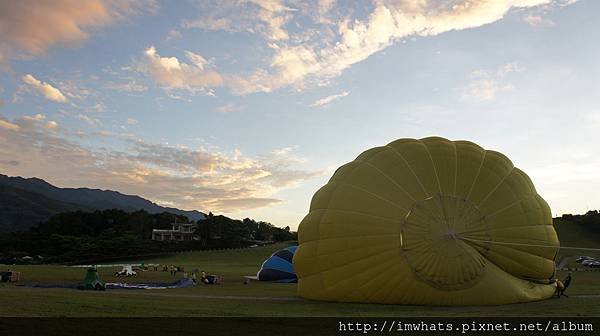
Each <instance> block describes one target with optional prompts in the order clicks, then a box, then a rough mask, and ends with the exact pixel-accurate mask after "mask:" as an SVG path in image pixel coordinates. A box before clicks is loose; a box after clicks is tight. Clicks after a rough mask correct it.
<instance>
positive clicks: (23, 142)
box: [0, 114, 321, 213]
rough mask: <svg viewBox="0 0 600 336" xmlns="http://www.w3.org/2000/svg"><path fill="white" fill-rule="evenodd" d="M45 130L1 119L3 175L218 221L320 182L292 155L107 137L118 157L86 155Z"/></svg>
mask: <svg viewBox="0 0 600 336" xmlns="http://www.w3.org/2000/svg"><path fill="white" fill-rule="evenodd" d="M7 125H8V126H7ZM52 125H54V124H53V123H52V122H50V121H48V120H47V119H46V117H45V116H44V115H43V114H38V115H29V116H23V117H20V118H18V119H16V120H14V121H8V120H5V119H1V118H0V142H1V143H2V146H0V157H2V160H4V161H6V162H10V161H14V162H18V164H17V165H14V164H4V165H3V169H5V173H6V174H9V175H21V176H37V177H40V178H44V179H46V180H48V181H49V182H51V183H55V184H57V185H59V186H68V187H81V186H87V187H93V188H102V189H113V190H118V191H121V192H124V193H128V194H137V195H140V196H142V197H145V198H148V199H151V200H155V201H162V202H164V203H165V204H172V205H174V206H177V207H180V208H186V209H198V210H203V211H215V212H225V213H232V212H235V211H237V210H242V209H254V208H259V207H265V206H270V205H274V204H277V203H280V202H282V200H280V199H277V198H274V197H273V195H274V194H275V193H277V192H278V191H280V190H283V189H286V188H292V187H294V186H297V185H298V184H301V183H302V182H304V181H306V180H307V179H310V178H312V177H315V176H319V175H321V172H315V171H308V170H306V169H303V168H302V162H303V160H302V159H301V158H297V157H295V156H294V154H293V149H292V148H290V149H286V150H276V151H273V152H272V153H265V154H262V155H258V156H246V155H244V154H243V153H241V152H240V151H239V150H235V151H233V152H229V153H228V152H221V151H218V150H215V149H211V150H209V149H206V148H203V147H199V148H188V147H186V146H181V145H178V146H168V145H163V144H154V143H146V142H144V141H141V140H134V139H133V138H132V137H130V136H128V135H119V134H115V133H112V132H105V133H104V135H102V136H106V137H110V138H111V141H117V142H120V143H121V146H118V147H119V148H122V150H116V149H107V148H91V147H87V146H85V145H83V144H81V143H79V142H78V141H80V139H78V138H77V137H75V138H74V139H72V138H69V137H68V136H66V135H65V134H66V133H65V132H61V131H60V129H58V130H57V129H50V128H52ZM56 127H58V124H56ZM89 136H93V135H89ZM32 144H35V145H32ZM4 163H5V162H4ZM65 171H68V172H69V174H65V173H64V172H65Z"/></svg>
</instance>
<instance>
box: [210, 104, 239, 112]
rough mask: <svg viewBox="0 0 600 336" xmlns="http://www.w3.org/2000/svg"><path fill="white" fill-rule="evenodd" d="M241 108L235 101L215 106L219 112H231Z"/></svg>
mask: <svg viewBox="0 0 600 336" xmlns="http://www.w3.org/2000/svg"><path fill="white" fill-rule="evenodd" d="M239 109H240V107H239V106H236V105H235V104H234V103H227V104H225V105H221V106H219V107H217V108H215V111H216V112H219V113H230V112H234V111H237V110H239Z"/></svg>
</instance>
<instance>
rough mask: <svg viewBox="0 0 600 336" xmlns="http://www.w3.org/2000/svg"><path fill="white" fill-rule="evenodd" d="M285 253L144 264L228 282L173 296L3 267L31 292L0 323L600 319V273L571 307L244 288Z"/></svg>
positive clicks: (14, 295)
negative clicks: (89, 286) (388, 301)
mask: <svg viewBox="0 0 600 336" xmlns="http://www.w3.org/2000/svg"><path fill="white" fill-rule="evenodd" d="M284 246H286V245H285V244H277V245H271V246H266V247H260V248H254V249H244V250H223V251H202V252H190V253H180V254H176V255H172V256H166V257H159V258H153V259H147V260H143V261H144V262H145V263H147V264H150V263H157V264H161V265H162V264H167V265H168V264H174V265H178V266H183V267H185V268H186V269H187V270H191V269H194V268H198V269H203V270H206V271H207V272H209V273H215V274H219V275H222V276H223V278H224V282H223V284H221V285H215V286H208V285H199V286H197V287H194V288H180V289H166V290H107V291H105V292H95V291H79V290H75V289H63V288H51V289H48V288H33V287H31V286H30V285H32V284H53V283H54V284H64V283H77V282H79V281H81V280H82V279H83V277H84V275H85V268H77V267H68V266H51V265H43V266H42V265H41V266H24V265H21V266H6V265H2V266H0V269H5V268H11V269H12V270H16V271H21V272H22V278H23V279H22V284H23V285H24V286H14V285H8V284H5V285H0V297H1V298H2V301H3V302H8V303H9V304H2V305H0V316H67V317H125V316H135V317H147V316H288V317H289V316H344V317H354V316H356V317H359V316H360V317H369V316H377V317H383V316H407V317H408V316H565V315H568V316H600V272H576V273H575V274H574V281H573V285H572V287H571V288H569V294H570V297H569V298H568V299H567V298H564V299H560V300H557V299H552V300H546V301H541V302H533V303H526V304H513V305H503V306H467V307H443V306H438V307H432V306H402V305H379V304H346V303H329V302H316V301H309V300H304V299H301V298H298V297H297V296H296V285H295V284H274V283H264V282H257V281H253V282H251V283H250V284H247V285H245V284H244V283H243V276H244V275H253V274H255V273H256V271H257V270H258V268H259V266H260V264H261V262H262V261H263V260H264V259H265V258H267V257H268V256H269V255H270V254H271V253H272V252H274V251H275V250H278V249H280V248H282V247H284ZM137 262H139V261H137ZM115 263H119V262H115ZM119 269H120V268H119V267H101V268H99V274H100V276H101V277H102V279H103V280H105V281H106V282H122V281H127V282H169V281H174V280H175V279H176V278H173V277H172V276H171V275H170V274H169V273H168V272H162V271H146V272H140V275H139V276H137V277H135V278H127V279H122V278H115V277H114V276H113V273H114V272H115V271H116V270H119ZM559 275H560V276H561V277H563V276H564V274H559ZM180 276H181V274H180V275H178V276H177V278H179V277H180Z"/></svg>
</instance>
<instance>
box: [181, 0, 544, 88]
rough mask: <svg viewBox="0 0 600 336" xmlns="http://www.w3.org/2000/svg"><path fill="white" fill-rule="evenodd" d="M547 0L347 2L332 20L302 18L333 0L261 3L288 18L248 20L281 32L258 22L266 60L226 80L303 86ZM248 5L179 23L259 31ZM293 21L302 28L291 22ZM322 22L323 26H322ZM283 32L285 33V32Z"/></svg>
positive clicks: (241, 84) (327, 7)
mask: <svg viewBox="0 0 600 336" xmlns="http://www.w3.org/2000/svg"><path fill="white" fill-rule="evenodd" d="M548 3H550V1H549V0H522V1H513V0H499V1H483V0H479V1H469V2H459V3H455V4H452V5H448V4H444V3H440V2H439V1H417V2H397V1H379V2H376V3H375V5H374V6H373V8H372V10H370V11H369V13H368V15H367V17H366V18H362V17H358V16H356V13H355V12H354V11H352V10H350V9H348V11H347V13H345V14H343V15H338V16H337V19H335V18H329V19H328V20H325V21H323V20H320V19H319V20H318V21H317V22H312V23H311V24H307V23H306V22H307V20H306V17H308V18H309V20H308V21H309V22H310V21H311V20H310V19H311V18H312V19H314V18H315V17H317V18H318V17H322V16H323V13H327V12H329V11H330V10H331V8H332V6H333V4H332V3H331V2H323V3H320V6H317V7H316V10H317V11H318V13H316V15H315V13H307V12H306V11H305V10H297V9H296V8H293V6H292V5H290V6H286V5H283V4H282V3H281V2H279V1H272V2H269V5H268V6H267V5H264V4H263V5H261V6H259V8H262V9H263V10H267V9H270V11H269V13H271V14H273V13H279V14H277V15H280V14H281V13H285V15H284V16H283V17H284V18H285V19H283V18H282V17H279V16H275V17H270V18H269V17H268V16H260V17H259V18H257V19H256V20H257V21H256V22H253V23H254V24H259V23H260V22H267V21H268V22H271V23H273V26H275V27H277V28H278V30H281V31H282V32H281V33H279V34H275V36H274V35H273V34H266V33H265V31H270V32H273V29H264V27H263V29H258V33H260V34H261V35H262V36H263V37H264V38H265V40H266V41H265V43H266V45H267V46H268V47H269V48H266V49H265V50H269V53H270V56H266V59H265V63H266V66H264V67H260V68H258V69H256V70H255V71H253V72H252V73H250V74H248V75H241V74H231V75H228V76H226V77H227V83H226V84H227V85H228V86H230V87H231V88H232V89H233V90H234V92H235V93H237V94H242V95H244V94H249V93H253V92H271V91H274V90H277V89H280V88H284V87H293V88H296V89H302V88H304V87H306V86H307V85H315V84H318V85H323V84H327V83H328V82H329V81H330V80H331V79H332V78H335V77H337V76H339V75H340V74H341V73H342V72H343V71H344V70H346V69H348V68H349V67H351V66H352V65H354V64H356V63H359V62H361V61H364V60H365V59H367V58H369V57H370V56H371V55H373V54H375V53H377V52H379V51H381V50H384V49H385V48H387V47H389V46H391V45H393V44H394V43H396V42H398V41H401V40H403V39H407V38H412V37H418V36H422V37H427V36H435V35H439V34H442V33H445V32H448V31H453V30H462V29H469V28H475V27H480V26H483V25H486V24H490V23H493V22H496V21H498V20H500V19H502V18H503V17H504V16H505V15H506V14H507V13H508V12H509V11H510V10H511V9H518V8H529V7H536V6H540V5H546V4H548ZM254 5H255V4H254ZM249 6H250V5H249V4H248V3H246V2H241V3H240V2H227V6H224V7H218V8H212V10H211V9H210V8H204V9H205V11H203V13H204V14H203V16H202V17H201V18H200V19H198V20H196V21H184V23H183V24H182V25H183V27H185V28H200V29H205V30H225V31H230V32H244V33H248V32H250V33H256V32H257V28H256V27H254V28H253V27H252V22H246V21H247V20H246V19H243V18H244V17H245V14H244V13H245V11H247V10H248V7H249ZM298 6H301V5H298ZM250 7H252V6H250ZM225 8H226V9H227V10H225ZM273 15H275V14H273ZM281 15H283V14H281ZM353 16H354V17H353ZM240 18H242V19H240ZM332 20H334V21H332ZM313 21H314V20H313ZM292 23H294V24H295V25H296V26H300V27H302V28H301V29H299V30H298V29H290V27H289V26H292ZM332 25H333V26H334V27H335V29H333V30H331V29H329V27H330V26H332ZM324 26H326V27H327V29H325V31H326V32H328V33H323V32H322V30H323V29H322V28H323V27H324ZM268 27H271V26H268ZM286 29H287V30H286ZM283 31H285V32H286V33H285V34H283Z"/></svg>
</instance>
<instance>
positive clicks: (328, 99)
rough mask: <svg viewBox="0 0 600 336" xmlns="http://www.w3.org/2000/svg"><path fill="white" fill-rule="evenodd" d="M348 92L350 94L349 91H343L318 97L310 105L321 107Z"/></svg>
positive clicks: (344, 95)
mask: <svg viewBox="0 0 600 336" xmlns="http://www.w3.org/2000/svg"><path fill="white" fill-rule="evenodd" d="M349 94H350V92H349V91H344V92H340V93H338V94H333V95H331V96H327V97H324V98H321V99H318V100H317V101H315V102H314V103H312V104H311V105H310V106H312V107H323V106H326V105H329V104H330V103H332V102H333V101H335V100H338V99H341V98H344V97H346V96H347V95H349Z"/></svg>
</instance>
